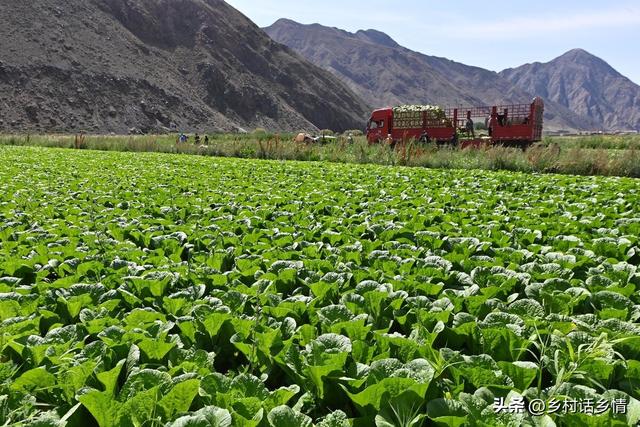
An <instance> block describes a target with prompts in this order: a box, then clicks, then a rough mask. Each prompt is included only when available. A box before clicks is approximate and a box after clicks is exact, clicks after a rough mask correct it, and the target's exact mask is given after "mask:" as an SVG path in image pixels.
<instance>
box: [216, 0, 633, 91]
mask: <svg viewBox="0 0 640 427" xmlns="http://www.w3.org/2000/svg"><path fill="white" fill-rule="evenodd" d="M227 3H229V4H230V5H232V6H233V7H235V8H236V9H238V10H240V11H241V12H242V13H244V14H245V15H246V16H248V17H249V18H251V19H252V20H253V21H254V22H255V23H257V24H258V25H260V26H261V27H264V26H268V25H270V24H272V23H273V22H274V21H276V20H277V19H278V18H289V19H293V20H294V21H298V22H301V23H304V24H311V23H320V24H323V25H326V26H330V27H338V28H341V29H344V30H348V31H352V32H353V31H356V30H359V29H369V28H373V29H376V30H380V31H384V32H385V33H387V34H389V35H390V36H391V37H393V38H394V39H395V40H396V41H397V42H398V43H400V44H401V45H403V46H405V47H408V48H409V49H412V50H416V51H419V52H422V53H425V54H428V55H435V56H443V57H446V58H449V59H453V60H455V61H459V62H462V63H465V64H468V65H477V66H480V67H483V68H487V69H490V70H495V71H500V70H502V69H504V68H509V67H515V66H518V65H522V64H525V63H529V62H536V61H540V62H547V61H550V60H551V59H553V58H555V57H557V56H559V55H561V54H563V53H564V52H566V51H568V50H570V49H573V48H577V47H579V48H582V49H585V50H587V51H589V52H591V53H592V54H594V55H596V56H599V57H600V58H602V59H604V60H605V61H607V62H608V63H609V64H610V65H611V66H612V67H613V68H615V69H617V70H618V71H619V72H620V73H622V74H623V75H625V76H627V77H628V78H630V79H631V80H633V81H634V82H635V83H637V84H640V2H639V1H637V0H633V1H631V0H617V1H602V0H599V1H593V0H583V1H577V0H568V1H560V0H555V1H551V0H536V1H531V0H530V1H526V2H510V1H504V0H503V1H492V0H486V1H484V2H480V1H471V0H456V1H454V2H449V1H442V0H440V1H432V0H422V1H420V0H404V1H399V2H397V1H389V0H368V1H354V0H323V1H317V0H315V1H308V0H297V1H296V0H227Z"/></svg>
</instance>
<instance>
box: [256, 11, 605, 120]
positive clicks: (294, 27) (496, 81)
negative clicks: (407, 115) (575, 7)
mask: <svg viewBox="0 0 640 427" xmlns="http://www.w3.org/2000/svg"><path fill="white" fill-rule="evenodd" d="M264 30H265V32H266V33H267V34H269V35H270V36H271V37H272V38H273V39H274V40H276V41H277V42H280V43H283V44H285V45H287V46H289V47H291V48H292V49H293V50H295V51H296V52H298V53H300V54H301V55H303V56H304V57H305V58H307V59H308V60H310V61H311V62H313V63H314V64H316V65H318V66H320V67H323V68H325V69H327V70H329V71H331V72H332V73H334V75H336V76H337V77H339V78H340V79H341V80H342V81H343V82H345V83H346V84H347V85H349V87H350V88H351V89H352V90H354V91H355V92H356V93H358V94H359V95H360V96H362V97H363V98H364V99H365V101H367V102H368V103H369V104H372V105H377V106H382V105H391V104H403V103H425V102H435V103H438V104H440V105H461V104H464V105H485V104H500V103H516V102H517V103H524V102H528V101H529V100H530V99H531V98H532V97H533V96H536V95H541V96H543V98H545V103H546V109H545V111H546V113H545V121H546V128H547V129H549V130H560V129H564V130H595V129H601V128H602V127H605V126H607V125H609V124H610V125H612V126H611V127H615V126H616V123H614V122H611V121H609V122H608V123H607V124H605V117H603V116H599V115H595V114H589V112H585V111H582V110H580V109H577V110H576V109H575V106H574V105H573V104H572V103H569V102H563V99H561V97H553V96H548V92H547V91H546V90H544V91H538V90H537V89H538V88H537V87H530V86H528V85H527V84H523V83H522V82H518V81H517V80H516V81H514V80H513V79H511V78H509V76H508V74H509V71H508V70H503V71H501V72H495V71H489V70H486V69H483V68H481V67H476V66H471V65H466V64H462V63H460V62H456V61H452V60H449V59H447V58H442V57H436V56H429V55H426V54H423V53H420V52H415V51H412V50H410V49H408V48H405V47H403V46H400V45H398V44H397V43H396V44H395V45H393V46H390V45H388V44H381V45H380V44H379V45H377V46H376V45H375V43H371V41H370V40H369V44H366V45H365V44H363V43H362V42H361V41H359V40H358V37H357V35H358V34H359V33H360V31H358V32H356V33H350V32H348V31H344V30H340V29H337V28H329V27H324V26H322V25H320V24H311V25H305V24H299V23H297V22H295V21H292V20H289V19H284V20H278V21H276V22H275V23H274V24H273V25H271V26H269V27H266V28H264ZM383 34H384V33H383ZM387 38H388V39H389V40H392V41H393V39H392V38H391V37H389V36H387ZM394 43H395V41H394ZM372 46H375V47H372ZM565 55H566V56H565V59H568V58H571V57H572V56H577V57H582V56H585V55H586V56H587V57H588V56H592V55H591V54H589V53H588V52H586V51H584V50H583V49H573V50H571V51H569V52H567V53H565ZM351 57H355V60H354V59H352V58H351ZM598 59H599V58H598ZM600 61H602V63H604V64H606V62H604V61H603V60H601V59H600ZM380 62H386V67H380V66H379V63H380ZM534 64H535V63H534ZM606 65H607V66H608V67H609V68H610V69H611V70H613V72H616V73H617V71H615V70H614V69H613V68H612V67H611V66H610V65H608V64H606ZM533 67H534V68H535V67H539V66H536V65H533ZM363 70H369V72H368V73H367V71H363ZM558 101H560V102H558Z"/></svg>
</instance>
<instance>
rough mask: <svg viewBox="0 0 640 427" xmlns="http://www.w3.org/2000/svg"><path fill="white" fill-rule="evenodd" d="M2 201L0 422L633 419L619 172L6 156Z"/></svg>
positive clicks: (2, 153) (632, 277)
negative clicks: (586, 173) (582, 173)
mask: <svg viewBox="0 0 640 427" xmlns="http://www.w3.org/2000/svg"><path fill="white" fill-rule="evenodd" d="M0 190H1V191H0V218H1V219H2V220H1V221H0V322H1V323H0V425H11V426H17V425H46V426H57V425H66V426H68V427H73V426H83V427H84V426H100V427H116V426H169V427H179V426H211V425H214V426H230V425H234V426H261V427H262V426H264V427H269V426H271V427H289V426H291V427H293V426H312V425H315V426H322V427H328V426H332V427H335V426H340V427H342V426H344V427H347V426H351V425H353V426H373V425H377V426H427V425H440V426H463V425H464V426H467V425H468V426H521V425H530V426H534V425H545V426H554V425H557V426H575V425H589V426H628V425H634V424H635V423H637V422H639V421H640V401H639V400H638V399H640V391H639V390H640V387H639V384H640V327H639V325H638V320H639V319H640V296H639V295H640V293H639V292H638V291H639V290H640V271H638V264H639V263H640V243H639V236H640V183H639V181H637V180H635V179H628V178H608V177H576V176H561V175H534V174H522V173H512V172H488V171H468V170H429V169H419V168H406V167H383V166H376V165H349V164H336V163H329V162H279V161H264V160H255V159H253V160H243V159H222V158H210V157H199V156H176V155H169V154H158V153H119V152H99V151H90V150H59V149H50V148H34V147H7V146H1V147H0ZM532 402H536V405H537V406H535V407H534V405H533V403H532ZM541 405H542V406H541ZM578 405H580V406H578ZM589 405H590V406H589ZM536 408H538V409H536ZM540 408H542V410H541V411H540ZM574 408H575V409H574ZM533 410H536V411H538V412H537V413H535V414H534V415H532V411H533Z"/></svg>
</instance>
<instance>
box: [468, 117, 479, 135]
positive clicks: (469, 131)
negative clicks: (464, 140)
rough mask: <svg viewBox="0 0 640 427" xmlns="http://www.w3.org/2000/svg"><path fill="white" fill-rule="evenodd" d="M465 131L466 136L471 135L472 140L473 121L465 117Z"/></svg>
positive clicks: (473, 132)
mask: <svg viewBox="0 0 640 427" xmlns="http://www.w3.org/2000/svg"><path fill="white" fill-rule="evenodd" d="M465 129H466V130H467V134H468V135H471V136H472V137H473V138H475V137H476V131H475V129H474V126H473V120H471V117H467V124H466V125H465Z"/></svg>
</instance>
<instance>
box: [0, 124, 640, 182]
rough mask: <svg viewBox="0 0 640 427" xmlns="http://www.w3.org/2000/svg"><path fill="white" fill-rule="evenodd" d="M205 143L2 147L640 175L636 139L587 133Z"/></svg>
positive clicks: (140, 139)
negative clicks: (524, 143) (477, 142)
mask: <svg viewBox="0 0 640 427" xmlns="http://www.w3.org/2000/svg"><path fill="white" fill-rule="evenodd" d="M209 138H210V142H209V145H206V146H205V145H195V144H194V143H193V141H194V139H193V136H192V137H191V138H190V140H189V143H186V144H180V143H177V137H176V136H175V135H162V136H159V135H158V136H153V135H151V136H90V135H87V136H77V135H66V136H63V135H44V136H30V135H26V136H25V135H5V136H0V144H1V145H36V146H44V147H59V148H81V149H91V150H101V151H130V152H164V153H179V154H194V155H203V156H219V157H241V158H260V159H272V160H305V161H329V162H339V163H373V164H382V165H402V166H415V167H428V168H451V169H486V170H512V171H521V172H538V173H562V174H575V175H605V176H629V177H640V136H592V137H574V138H546V139H545V140H544V141H543V142H542V143H540V144H537V145H535V146H533V147H531V148H529V149H528V150H527V151H522V150H520V149H515V148H505V147H492V148H487V149H477V150H475V149H469V150H459V149H453V148H450V147H437V146H435V145H434V144H429V145H422V144H417V143H415V142H413V141H409V142H407V143H404V144H402V143H401V144H398V145H397V146H396V147H395V148H393V149H392V148H390V147H386V146H379V145H368V144H367V142H366V140H365V138H364V137H362V136H358V137H356V138H355V140H354V142H353V143H349V142H348V141H347V139H346V138H345V137H343V136H339V137H338V138H337V139H335V140H332V141H331V142H330V143H326V144H319V143H318V144H297V143H294V142H292V139H293V135H291V134H283V135H277V134H271V133H268V132H265V131H259V132H254V133H252V134H215V135H209Z"/></svg>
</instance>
